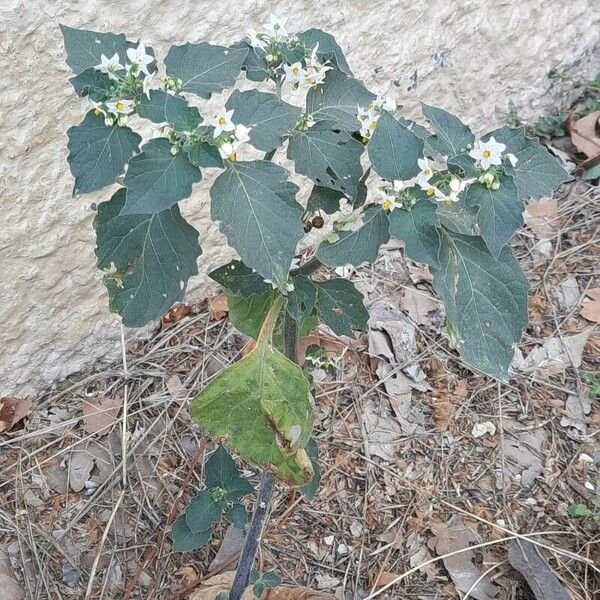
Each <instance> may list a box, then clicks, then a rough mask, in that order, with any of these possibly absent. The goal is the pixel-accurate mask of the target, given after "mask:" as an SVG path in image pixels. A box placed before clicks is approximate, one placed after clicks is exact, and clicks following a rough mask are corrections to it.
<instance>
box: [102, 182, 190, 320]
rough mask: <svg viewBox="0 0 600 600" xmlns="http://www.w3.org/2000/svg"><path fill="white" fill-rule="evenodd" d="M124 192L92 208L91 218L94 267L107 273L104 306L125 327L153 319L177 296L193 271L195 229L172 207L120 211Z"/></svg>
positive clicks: (178, 296) (123, 200)
mask: <svg viewBox="0 0 600 600" xmlns="http://www.w3.org/2000/svg"><path fill="white" fill-rule="evenodd" d="M124 204H125V190H124V189H123V188H121V189H120V190H118V191H117V192H116V193H115V194H114V196H113V197H112V198H111V199H110V201H108V202H103V203H102V204H100V205H99V206H98V214H97V216H96V218H95V220H94V228H95V230H96V256H97V259H98V268H99V269H102V270H104V271H105V272H106V273H107V274H106V276H105V277H104V283H105V285H106V287H107V288H108V293H109V297H110V309H111V311H113V312H116V313H118V314H120V315H121V316H122V317H123V324H124V325H125V326H127V327H142V326H143V325H145V324H146V323H148V322H149V321H152V320H154V319H159V318H160V317H162V316H163V315H164V314H165V313H166V312H167V311H168V310H169V308H171V306H172V305H173V303H175V302H178V301H180V300H182V299H183V296H184V294H185V286H186V284H187V280H188V279H189V278H190V277H191V276H192V275H196V274H197V273H198V266H197V260H198V257H199V256H200V254H201V250H200V246H199V244H198V232H197V231H196V230H195V229H194V228H193V227H192V226H191V225H190V224H189V223H187V221H186V220H185V219H184V218H183V217H182V216H181V214H180V212H179V209H178V208H177V206H173V207H172V208H170V209H167V210H165V211H162V212H160V213H155V214H152V215H125V216H123V215H121V214H120V213H121V210H122V208H123V205H124Z"/></svg>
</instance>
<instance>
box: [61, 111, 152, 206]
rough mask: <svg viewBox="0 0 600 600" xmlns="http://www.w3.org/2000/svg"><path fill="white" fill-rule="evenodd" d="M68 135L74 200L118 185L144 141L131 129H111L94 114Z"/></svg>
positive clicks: (70, 129) (92, 112)
mask: <svg viewBox="0 0 600 600" xmlns="http://www.w3.org/2000/svg"><path fill="white" fill-rule="evenodd" d="M67 135H68V136H69V144H68V148H69V157H68V161H69V166H70V168H71V173H72V174H73V177H75V186H74V188H73V195H74V196H75V195H76V194H85V193H86V192H94V191H96V190H99V189H101V188H103V187H105V186H107V185H110V184H111V183H114V182H115V181H116V179H117V177H118V176H119V175H121V174H122V173H123V171H124V170H125V165H126V164H127V161H128V160H129V159H130V158H131V157H132V156H133V155H134V154H135V153H136V152H137V151H138V150H139V144H140V142H141V141H142V138H141V137H140V136H139V135H138V134H137V133H135V132H134V131H132V130H131V129H129V127H107V126H106V125H105V124H104V117H103V116H101V115H100V116H96V115H95V114H94V111H90V112H89V113H88V114H87V115H86V116H85V119H84V120H83V121H82V122H81V124H79V125H75V126H74V127H70V128H69V130H68V131H67Z"/></svg>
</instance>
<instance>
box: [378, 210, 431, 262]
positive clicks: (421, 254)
mask: <svg viewBox="0 0 600 600" xmlns="http://www.w3.org/2000/svg"><path fill="white" fill-rule="evenodd" d="M436 208H437V207H436V206H435V205H434V204H433V202H430V201H429V200H419V201H418V202H417V203H416V204H415V205H414V206H413V207H412V210H408V211H407V210H404V209H402V208H397V209H395V210H394V211H393V212H392V213H390V233H391V234H392V235H393V236H394V237H395V238H396V239H398V240H402V241H403V242H404V244H405V252H406V254H407V256H409V257H410V258H412V259H413V260H416V261H418V262H422V263H425V264H426V265H431V266H432V267H437V266H439V263H438V252H439V250H440V233H439V230H438V227H439V224H440V223H439V220H438V215H437V213H436Z"/></svg>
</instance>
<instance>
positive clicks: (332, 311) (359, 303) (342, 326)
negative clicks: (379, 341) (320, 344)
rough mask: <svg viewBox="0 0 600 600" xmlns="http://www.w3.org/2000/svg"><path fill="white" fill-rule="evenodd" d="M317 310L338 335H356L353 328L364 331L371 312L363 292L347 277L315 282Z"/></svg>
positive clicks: (324, 321)
mask: <svg viewBox="0 0 600 600" xmlns="http://www.w3.org/2000/svg"><path fill="white" fill-rule="evenodd" d="M314 284H315V286H316V288H317V305H316V306H317V312H318V314H319V317H321V320H322V321H323V323H325V325H327V326H328V327H331V329H332V330H333V331H334V333H336V334H337V335H347V336H349V337H354V333H353V331H352V330H353V329H358V330H360V331H364V330H365V329H366V327H367V321H368V320H369V313H368V312H367V309H366V308H365V305H364V303H363V296H362V294H361V293H360V292H359V291H358V290H357V289H356V288H355V287H354V285H353V284H352V283H351V282H350V281H348V280H347V279H330V280H329V281H319V282H314Z"/></svg>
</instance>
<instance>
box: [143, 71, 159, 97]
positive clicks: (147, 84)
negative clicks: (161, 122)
mask: <svg viewBox="0 0 600 600" xmlns="http://www.w3.org/2000/svg"><path fill="white" fill-rule="evenodd" d="M155 75H156V72H154V73H152V74H151V75H147V76H146V77H144V80H143V81H142V92H144V94H146V97H147V98H148V100H150V84H151V83H152V80H153V79H154V76H155Z"/></svg>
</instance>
